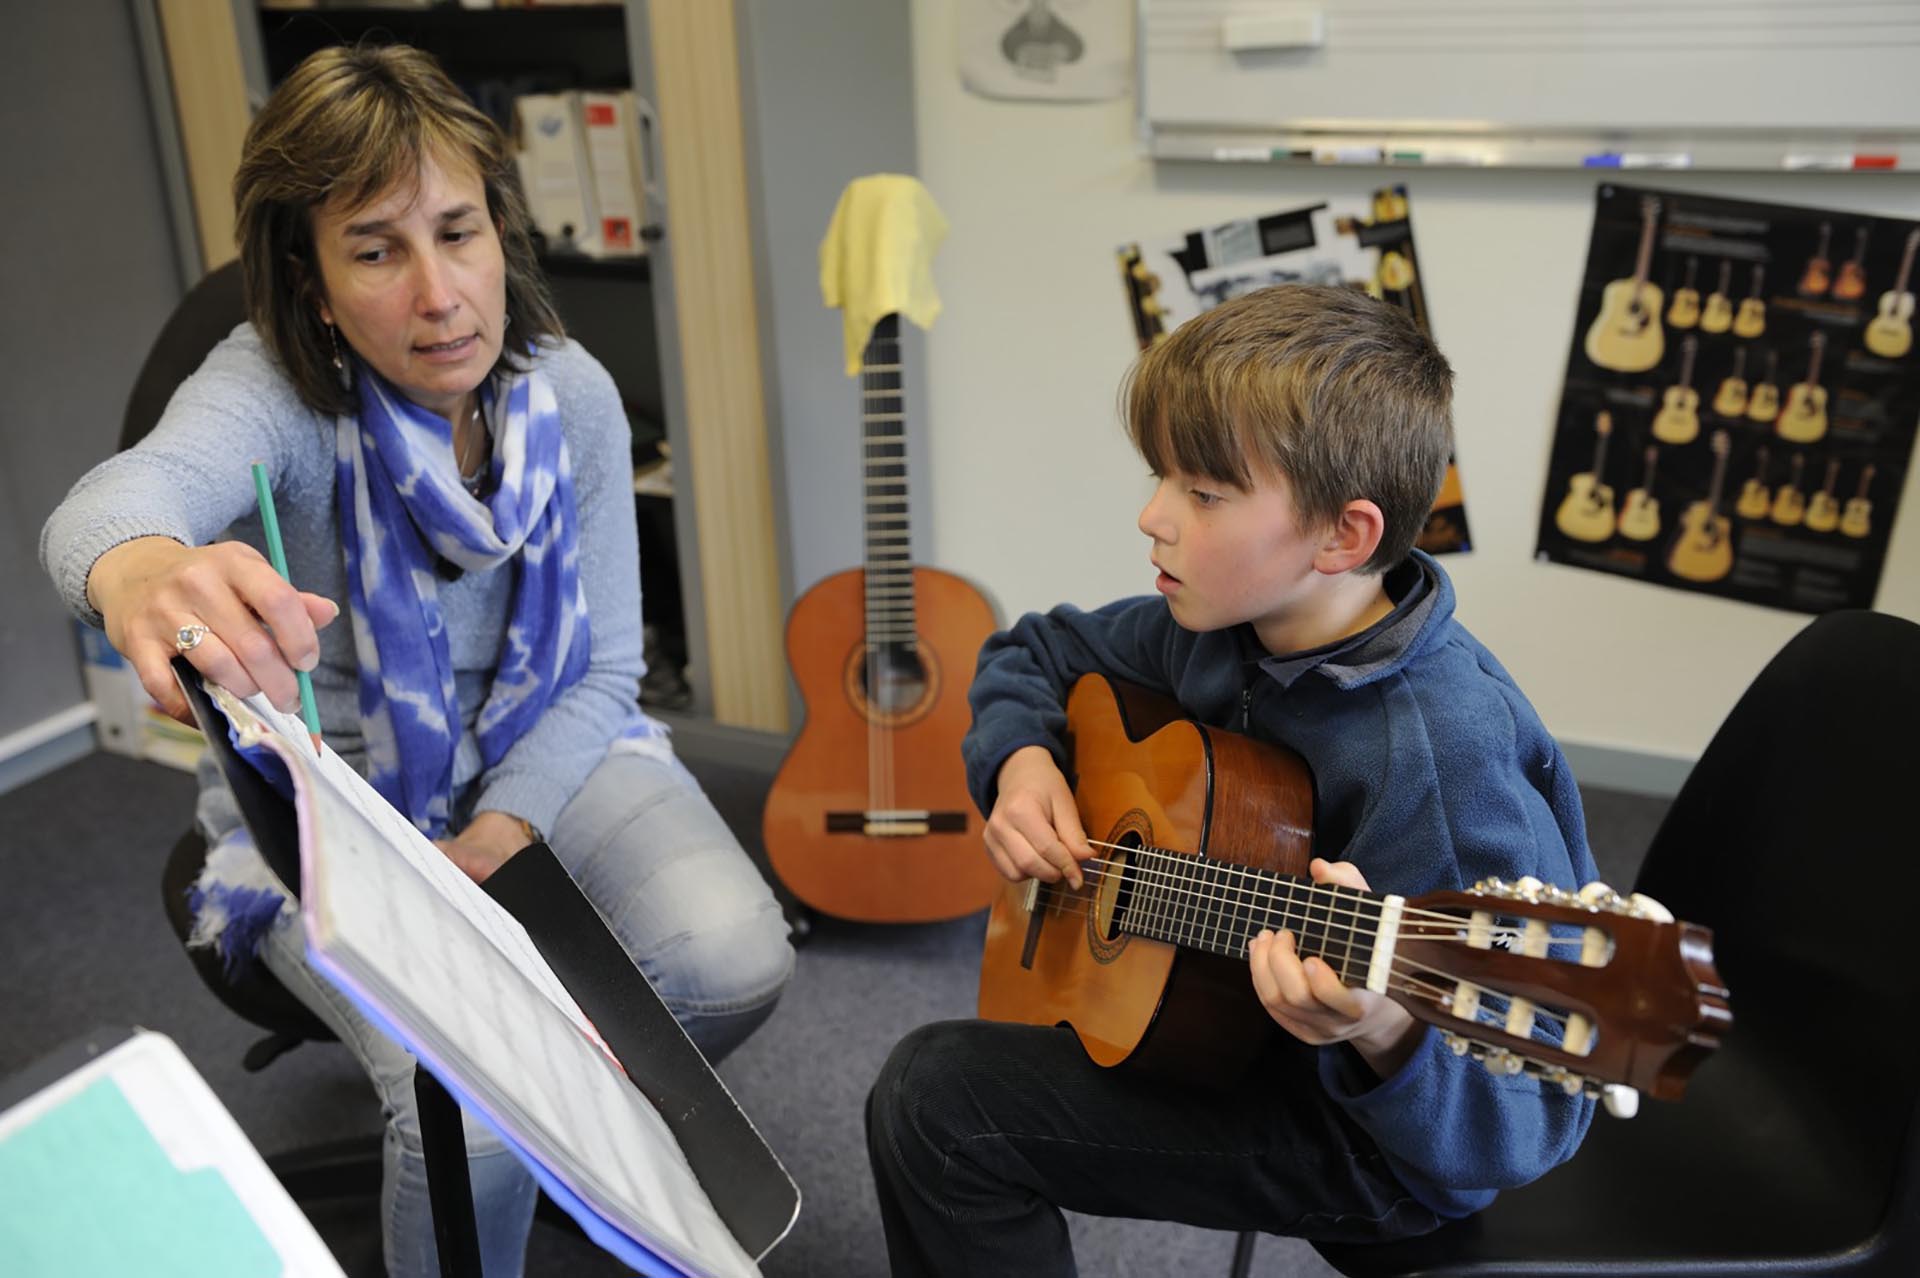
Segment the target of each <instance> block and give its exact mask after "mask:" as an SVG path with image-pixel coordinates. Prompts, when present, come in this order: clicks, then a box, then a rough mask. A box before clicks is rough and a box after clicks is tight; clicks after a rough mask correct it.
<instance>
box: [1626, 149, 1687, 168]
mask: <svg viewBox="0 0 1920 1278" xmlns="http://www.w3.org/2000/svg"><path fill="white" fill-rule="evenodd" d="M1620 167H1621V168H1623V169H1690V168H1692V167H1693V157H1692V156H1691V155H1689V154H1687V153H1686V152H1685V151H1675V152H1671V153H1669V154H1659V153H1655V152H1645V151H1629V152H1627V153H1626V154H1625V155H1622V156H1621V157H1620Z"/></svg>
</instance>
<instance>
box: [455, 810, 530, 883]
mask: <svg viewBox="0 0 1920 1278" xmlns="http://www.w3.org/2000/svg"><path fill="white" fill-rule="evenodd" d="M433 842H434V846H435V847H437V848H439V849H440V850H441V851H442V852H445V853H446V854H447V859H448V860H449V861H452V862H453V863H454V864H455V865H457V866H459V867H460V872H461V873H462V874H465V875H466V876H467V877H468V878H470V879H472V880H473V881H474V882H475V883H485V882H486V881H487V878H488V876H489V875H491V874H492V873H493V872H494V871H495V870H497V869H499V868H500V867H501V866H503V865H505V864H506V863H507V862H508V861H510V860H512V859H513V855H514V853H516V852H518V851H520V849H522V848H524V847H526V846H527V828H526V826H524V825H522V824H521V822H520V818H519V817H512V816H508V815H507V814H506V813H504V812H477V813H475V814H474V818H473V820H471V821H469V822H468V823H467V828H466V829H464V830H462V831H460V833H459V834H458V835H456V836H455V837H453V838H451V839H435V840H434V841H433Z"/></svg>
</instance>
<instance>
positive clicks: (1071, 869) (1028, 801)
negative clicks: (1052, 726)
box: [986, 746, 1093, 891]
mask: <svg viewBox="0 0 1920 1278" xmlns="http://www.w3.org/2000/svg"><path fill="white" fill-rule="evenodd" d="M998 784H999V795H998V797H997V798H995V799H994V801H993V815H992V816H990V817H988V818H987V829H986V843H987V855H988V856H990V857H992V858H993V865H994V868H995V869H997V870H998V871H1000V873H1001V875H1002V876H1003V877H1005V878H1007V879H1009V880H1011V881H1013V882H1015V883H1018V882H1020V881H1021V880H1022V879H1039V880H1040V881H1042V882H1043V883H1058V882H1059V881H1060V880H1061V879H1062V878H1065V879H1066V881H1067V883H1068V884H1069V885H1070V886H1071V887H1073V888H1074V889H1075V890H1076V891H1078V890H1079V888H1080V886H1081V884H1082V882H1083V881H1084V880H1083V879H1082V876H1081V873H1080V862H1082V861H1085V860H1087V859H1088V858H1089V857H1091V856H1092V855H1093V848H1092V846H1091V845H1090V844H1088V842H1087V835H1086V831H1085V830H1083V829H1081V828H1080V809H1079V808H1078V807H1077V806H1076V805H1075V803H1074V801H1073V790H1072V788H1071V787H1070V786H1068V785H1067V778H1066V776H1065V775H1064V774H1062V773H1061V771H1060V768H1059V765H1058V764H1056V763H1054V761H1053V756H1052V755H1051V754H1049V753H1048V752H1047V750H1046V747H1044V746H1022V747H1021V748H1020V749H1018V750H1015V751H1014V752H1013V753H1012V754H1010V755H1008V756H1007V761H1006V762H1005V763H1003V764H1001V765H1000V776H999V781H998Z"/></svg>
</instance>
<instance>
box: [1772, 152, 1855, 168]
mask: <svg viewBox="0 0 1920 1278" xmlns="http://www.w3.org/2000/svg"><path fill="white" fill-rule="evenodd" d="M1780 165H1781V167H1782V168H1787V169H1850V168H1852V167H1853V157H1852V156H1851V155H1789V156H1788V157H1787V158H1786V159H1784V160H1782V161H1780Z"/></svg>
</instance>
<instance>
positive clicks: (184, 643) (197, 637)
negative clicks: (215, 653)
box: [173, 621, 210, 652]
mask: <svg viewBox="0 0 1920 1278" xmlns="http://www.w3.org/2000/svg"><path fill="white" fill-rule="evenodd" d="M209 633H210V632H209V631H208V629H207V627H205V626H203V625H201V624H200V623H199V622H197V621H196V622H194V623H193V624H192V625H189V626H182V627H180V629H178V630H176V631H174V634H173V646H174V647H175V648H177V649H179V650H180V651H181V652H192V651H193V650H194V649H195V648H198V647H199V646H200V641H201V640H202V639H205V638H206V637H207V635H208V634H209Z"/></svg>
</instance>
